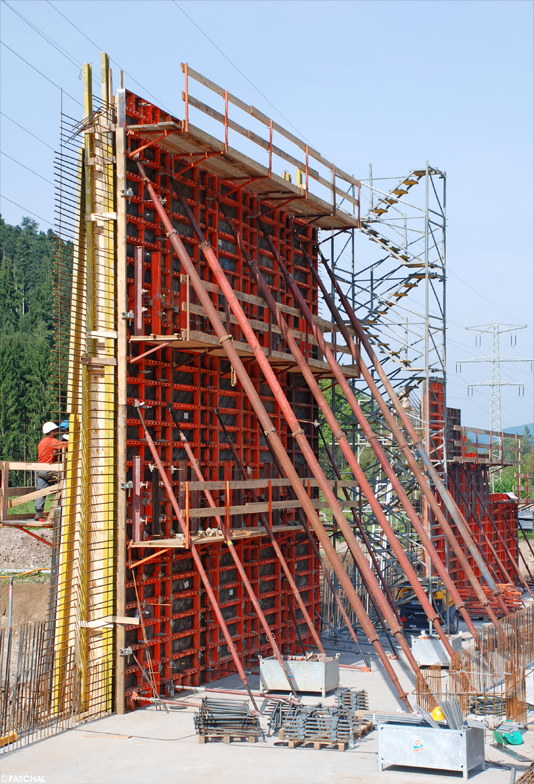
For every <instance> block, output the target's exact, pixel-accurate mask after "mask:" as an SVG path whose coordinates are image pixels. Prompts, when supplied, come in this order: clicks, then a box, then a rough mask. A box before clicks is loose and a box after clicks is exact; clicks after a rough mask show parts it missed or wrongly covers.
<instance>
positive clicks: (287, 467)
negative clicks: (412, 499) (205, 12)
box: [137, 163, 412, 711]
mask: <svg viewBox="0 0 534 784" xmlns="http://www.w3.org/2000/svg"><path fill="white" fill-rule="evenodd" d="M137 166H138V169H139V172H140V174H141V177H142V180H143V183H144V184H145V186H146V188H147V191H148V193H149V195H150V198H151V199H152V203H153V204H154V207H155V209H156V210H157V212H158V215H159V218H160V220H161V222H162V223H163V225H164V226H165V228H166V230H167V231H168V232H169V236H170V240H171V244H172V246H173V249H174V251H175V252H176V254H177V256H178V258H179V259H180V263H181V264H182V265H183V267H184V270H185V271H186V272H187V274H189V276H190V280H191V283H192V285H193V288H194V289H195V293H196V294H197V296H198V298H199V300H200V303H201V305H202V307H203V308H204V310H205V311H206V315H207V317H208V319H209V321H210V322H211V324H212V327H213V329H214V332H215V334H216V335H217V336H218V337H219V339H220V338H222V337H224V336H225V335H226V330H225V328H224V326H223V323H222V321H221V319H220V317H219V315H218V313H217V311H216V309H215V307H214V305H213V302H212V301H211V297H210V296H209V294H208V292H207V291H206V289H205V288H204V285H203V283H202V280H201V279H200V277H199V275H198V273H197V271H196V268H195V266H194V264H193V262H192V261H191V259H190V257H189V254H188V253H187V251H186V249H185V247H184V245H183V243H182V241H181V240H180V238H179V237H178V235H177V234H176V232H175V231H174V229H173V227H172V223H171V221H170V219H169V217H168V216H167V214H166V213H165V210H164V209H163V206H162V205H161V204H160V203H159V201H158V198H157V195H156V192H155V191H154V188H153V186H152V183H151V181H150V179H149V178H148V177H147V176H146V174H145V171H144V169H143V166H142V165H141V164H140V163H138V164H137ZM203 247H204V248H205V246H203ZM210 259H211V264H210V267H211V268H212V270H216V271H217V272H218V276H217V275H216V277H217V279H218V280H220V281H221V282H222V287H221V288H222V290H223V293H224V294H225V296H226V298H227V299H228V301H229V302H230V303H231V304H233V305H234V306H235V305H236V304H237V306H238V307H239V305H238V303H237V299H236V298H235V295H234V293H233V291H232V288H231V286H230V285H229V283H228V280H227V279H226V276H225V275H224V273H223V271H222V269H221V268H220V265H219V263H218V261H217V259H216V257H215V254H213V251H212V257H210ZM239 313H240V315H241V322H242V324H241V323H240V325H242V328H244V332H246V333H249V332H250V331H251V330H250V325H248V320H247V319H246V317H245V315H244V313H243V312H242V310H241V309H240V308H239ZM256 344H257V341H256ZM222 346H223V348H224V351H225V353H226V355H227V357H228V359H229V361H230V363H231V364H232V365H233V367H234V369H235V371H236V374H237V376H238V378H239V381H240V382H241V385H242V387H243V391H244V393H245V394H246V395H247V397H248V399H249V400H250V403H251V405H252V407H253V408H254V411H255V412H256V415H257V417H258V419H259V421H260V424H261V426H262V428H263V430H264V433H265V436H266V439H267V440H271V443H272V444H273V447H274V449H275V450H276V451H277V454H278V456H279V459H280V461H281V463H282V466H283V469H284V472H285V474H286V476H287V477H288V479H289V481H290V482H291V484H292V486H293V489H294V491H295V494H296V495H297V498H298V500H299V501H300V502H301V504H302V506H303V508H304V510H305V513H306V515H307V517H308V519H309V520H310V523H311V525H312V527H313V529H314V531H315V533H316V534H317V537H318V539H319V541H320V542H321V545H322V547H323V549H324V551H325V554H326V556H327V558H328V560H329V561H330V563H331V564H332V567H333V569H334V571H335V572H336V574H337V575H338V577H339V580H340V583H341V585H342V586H343V588H344V590H345V593H346V595H347V598H348V600H349V601H350V603H351V605H352V607H353V608H354V610H355V612H356V615H357V617H358V619H359V621H360V623H361V624H362V627H363V630H364V632H365V634H366V635H367V638H368V639H369V641H370V642H371V643H372V645H373V646H374V648H375V650H376V652H377V654H378V656H379V658H380V660H381V662H382V664H383V666H384V669H385V670H386V672H387V674H388V677H389V679H390V680H391V682H392V684H393V685H394V687H395V689H396V690H397V694H398V696H399V699H400V700H401V701H402V702H403V703H404V704H405V705H406V707H407V709H408V710H409V711H411V710H412V708H411V705H410V702H409V700H408V695H407V694H406V692H405V691H404V690H403V688H402V686H401V685H400V682H399V679H398V677H397V675H396V673H395V670H394V669H393V667H392V666H391V663H390V661H389V659H388V657H387V656H386V654H385V651H384V649H383V648H382V645H381V643H380V640H379V638H378V636H377V634H376V631H375V629H374V627H373V624H372V623H371V619H370V618H369V616H368V615H367V613H366V611H365V608H364V606H363V604H362V602H361V599H360V597H359V596H358V594H357V592H356V590H355V589H354V586H353V585H352V583H351V581H350V578H349V576H348V575H347V573H346V571H345V569H344V568H343V564H342V563H341V559H340V558H339V555H338V554H337V552H336V550H335V549H334V547H333V546H332V543H331V542H330V539H329V537H328V534H327V533H326V531H325V530H324V528H323V526H322V523H321V521H320V519H319V516H318V515H317V512H316V510H315V509H314V507H313V504H311V502H310V499H309V498H308V495H307V493H306V490H305V488H304V486H303V484H302V481H301V479H300V477H299V476H298V474H297V472H296V470H295V467H294V466H293V464H292V463H291V460H290V459H289V456H288V454H287V452H286V450H285V448H284V446H283V444H282V441H281V440H280V437H279V436H278V434H277V433H276V430H275V428H274V427H273V424H272V421H271V419H270V417H269V414H268V413H267V411H266V410H265V406H264V405H263V403H262V401H261V399H260V396H259V394H258V393H257V391H256V389H255V387H254V384H253V383H252V380H251V378H250V377H249V375H248V373H247V371H246V369H245V367H244V365H243V362H242V361H241V358H240V357H239V355H238V353H237V351H236V349H235V347H234V345H233V342H232V341H231V340H225V341H224V343H223V344H222ZM254 354H255V356H257V357H258V360H259V361H260V362H261V360H262V359H265V357H264V355H263V352H262V351H261V347H260V346H259V344H258V345H257V347H255V349H254ZM264 367H265V366H263V365H262V370H264ZM265 370H266V371H267V374H268V377H269V378H270V379H271V383H273V384H276V383H277V382H276V377H275V376H274V374H273V371H272V369H271V368H270V366H269V364H268V363H267V366H266V367H265ZM265 370H264V372H265ZM273 379H274V380H273ZM280 392H281V391H280ZM281 401H282V404H283V405H284V406H285V407H287V406H288V405H289V404H288V402H287V400H286V399H285V396H283V393H282V392H281ZM284 401H285V402H284ZM300 444H301V448H303V450H304V453H305V454H307V455H308V456H309V459H310V460H312V463H313V465H314V468H315V470H316V471H318V472H319V474H322V472H321V469H320V467H319V465H318V463H317V460H316V458H315V455H314V453H313V450H312V449H311V447H310V446H309V444H308V443H307V441H306V439H304V441H301V442H300ZM322 476H323V481H322V483H321V484H322V485H324V484H325V482H326V479H325V478H324V475H322ZM328 490H329V488H328V484H327V483H326V492H327V493H328ZM347 526H348V523H347Z"/></svg>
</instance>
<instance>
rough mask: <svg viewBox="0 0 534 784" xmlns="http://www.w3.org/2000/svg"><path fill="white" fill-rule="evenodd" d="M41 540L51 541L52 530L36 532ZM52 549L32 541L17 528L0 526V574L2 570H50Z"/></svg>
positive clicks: (35, 540) (46, 529)
mask: <svg viewBox="0 0 534 784" xmlns="http://www.w3.org/2000/svg"><path fill="white" fill-rule="evenodd" d="M36 534H37V535H38V536H40V537H41V539H46V541H47V542H50V541H52V529H51V528H44V529H39V530H38V531H36ZM51 550H52V548H51V547H49V546H48V545H46V544H42V543H41V542H39V541H37V539H34V538H33V536H30V534H25V533H24V532H23V531H19V529H18V528H11V527H8V526H0V572H1V571H2V569H35V568H37V567H38V566H42V567H44V568H45V569H50V554H51Z"/></svg>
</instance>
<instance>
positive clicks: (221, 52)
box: [172, 0, 308, 142]
mask: <svg viewBox="0 0 534 784" xmlns="http://www.w3.org/2000/svg"><path fill="white" fill-rule="evenodd" d="M172 2H173V3H174V5H175V6H176V7H177V8H179V9H180V11H181V12H182V14H183V15H184V16H186V17H187V18H188V19H189V21H190V22H191V24H194V25H195V27H196V28H197V30H198V31H199V32H201V33H202V35H203V36H204V38H207V40H208V41H209V42H210V44H211V45H212V46H214V47H215V49H217V51H218V52H219V53H220V54H222V56H223V57H224V59H225V60H228V62H229V63H230V65H231V66H232V68H235V69H236V71H237V72H238V73H240V74H241V76H242V77H243V79H246V81H247V82H248V83H249V84H250V86H251V87H253V88H254V90H256V92H257V93H258V94H259V95H261V97H262V98H263V99H264V100H265V101H267V103H268V104H269V106H272V107H273V109H274V110H275V111H276V112H278V114H279V115H280V117H283V118H284V120H285V121H286V122H287V123H289V125H290V126H291V127H292V128H293V130H295V131H296V132H297V133H298V134H299V136H301V138H302V139H304V141H306V142H307V141H308V139H306V137H305V136H304V134H303V133H302V131H299V129H298V128H297V127H295V126H294V125H293V123H292V122H291V120H289V119H288V118H287V117H286V116H285V114H282V112H281V111H280V109H277V108H276V106H275V105H274V103H272V101H270V100H269V99H268V98H267V96H266V95H264V94H263V93H262V91H261V90H259V89H258V88H257V87H256V85H255V84H253V83H252V82H251V81H250V79H249V78H248V76H245V74H244V73H243V71H242V70H241V69H240V68H238V67H237V65H236V64H235V63H233V62H232V61H231V60H230V58H229V57H228V55H226V54H225V53H224V52H223V50H222V49H219V47H218V46H217V44H216V43H215V42H214V41H212V40H211V38H210V37H209V35H207V34H206V33H205V32H204V30H203V29H202V28H201V27H199V26H198V25H197V23H196V22H195V21H194V20H193V19H191V17H190V16H189V14H187V13H186V12H185V11H184V9H183V8H182V6H181V5H179V4H178V3H177V2H176V0H172Z"/></svg>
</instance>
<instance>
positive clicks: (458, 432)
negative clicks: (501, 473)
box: [423, 381, 521, 614]
mask: <svg viewBox="0 0 534 784" xmlns="http://www.w3.org/2000/svg"><path fill="white" fill-rule="evenodd" d="M425 402H426V401H425V397H424V395H423V405H425ZM428 402H429V413H430V454H431V457H432V459H433V460H434V461H437V462H438V464H439V463H441V465H442V466H443V461H444V455H443V449H444V434H445V433H446V443H447V455H446V465H447V480H448V488H449V491H450V492H451V494H452V496H453V498H454V500H455V502H456V504H457V506H458V507H459V509H460V511H461V513H462V515H463V517H464V519H465V521H466V523H467V525H468V526H469V530H470V531H471V534H472V536H473V538H474V540H475V542H476V543H477V546H478V548H479V550H480V551H481V553H482V555H483V557H484V560H485V562H486V563H487V564H489V566H490V571H491V572H492V576H493V577H494V578H495V582H496V583H497V584H499V585H500V586H502V588H503V593H504V599H505V601H506V603H507V606H508V607H509V609H510V610H515V609H517V608H518V607H519V606H521V602H520V596H521V590H520V589H519V588H517V587H516V586H519V585H520V584H521V581H520V579H519V577H518V575H517V570H516V568H515V566H514V563H515V564H516V565H517V562H518V557H519V553H518V539H517V532H518V521H517V511H518V502H517V499H516V498H514V497H513V496H510V495H509V494H508V493H491V492H490V468H491V467H494V468H497V467H498V466H499V465H501V461H502V454H503V453H502V450H501V454H499V456H498V457H496V456H495V452H494V450H492V449H491V448H489V445H488V439H487V434H486V440H483V441H481V443H478V442H477V443H471V442H470V441H469V440H468V437H467V435H466V431H465V429H464V428H462V427H461V414H460V410H459V409H451V408H447V409H446V408H445V395H444V387H443V384H442V383H440V382H437V381H434V382H431V384H430V400H429V401H428ZM445 411H446V417H445ZM445 419H446V422H447V426H446V428H445ZM482 432H483V433H485V431H482ZM498 435H499V436H500V435H501V434H498ZM503 435H504V434H503ZM431 525H432V531H433V539H434V543H435V546H436V549H437V550H438V552H439V554H440V556H441V558H442V560H443V562H444V563H445V564H447V569H448V571H449V573H450V575H451V577H452V578H453V580H454V583H455V585H456V586H457V588H458V589H459V590H460V593H461V594H462V595H463V597H464V598H465V601H466V604H467V605H468V606H469V607H470V609H471V610H472V611H473V612H475V611H480V614H482V608H480V607H479V605H478V601H477V600H476V599H475V596H474V591H473V589H472V587H471V585H470V583H469V581H468V579H467V576H466V574H465V571H464V570H463V569H462V567H461V566H460V564H459V563H458V560H457V558H456V556H455V555H454V553H453V552H452V550H451V549H450V548H448V547H447V544H446V540H445V537H444V536H443V534H442V533H441V531H440V529H439V527H438V526H437V524H436V522H435V521H434V520H433V519H432V520H431ZM451 525H452V528H453V530H454V532H455V534H456V536H457V538H458V539H459V540H460V539H461V537H460V535H459V532H458V531H457V530H456V527H455V525H454V522H453V521H451ZM465 555H466V557H467V559H468V561H469V564H470V566H471V568H472V569H473V571H474V573H475V575H476V577H477V579H479V580H481V579H482V575H481V571H480V568H479V567H478V565H477V563H476V562H475V559H474V558H473V556H472V555H471V554H470V552H469V550H468V549H467V548H466V549H465ZM482 584H483V587H484V590H485V591H486V592H487V593H489V591H488V590H487V586H485V585H484V583H483V581H482ZM493 609H494V610H495V611H496V612H499V608H498V605H496V606H495V607H494V608H493Z"/></svg>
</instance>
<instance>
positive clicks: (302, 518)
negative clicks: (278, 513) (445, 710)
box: [267, 441, 397, 671]
mask: <svg viewBox="0 0 534 784" xmlns="http://www.w3.org/2000/svg"><path fill="white" fill-rule="evenodd" d="M267 446H268V447H269V452H270V453H271V456H272V458H273V463H274V465H275V466H276V470H277V471H278V474H279V476H280V478H281V479H286V478H287V477H286V475H285V474H284V471H283V469H282V466H281V464H280V461H279V460H278V457H277V456H276V452H275V451H274V449H273V447H272V445H271V443H270V441H267ZM287 489H288V492H289V497H290V498H292V499H296V497H297V496H296V495H295V491H294V490H293V488H292V487H291V485H289V487H288V488H287ZM297 513H298V516H299V520H300V524H301V526H302V528H303V530H304V532H305V534H306V536H307V537H308V540H309V542H310V544H311V546H312V549H313V552H314V554H315V557H316V559H317V563H318V564H319V566H320V567H321V570H322V572H323V575H324V578H325V580H326V582H327V583H328V587H329V588H330V590H331V592H332V595H333V597H334V599H335V600H336V604H337V606H338V608H339V612H340V613H341V617H342V618H343V620H344V621H345V625H346V627H347V630H348V632H349V634H350V636H351V637H352V639H353V641H354V643H355V644H356V647H357V648H358V651H359V653H360V656H361V657H362V660H363V662H364V664H365V666H366V668H367V669H368V670H369V671H370V670H371V664H370V662H369V659H368V658H367V656H366V654H365V653H364V652H363V649H362V647H361V645H360V642H359V640H358V637H357V635H356V632H355V631H354V627H353V625H352V623H351V622H350V618H349V616H348V615H347V611H346V610H345V607H344V606H343V602H342V601H341V598H340V596H339V594H338V592H337V590H336V586H335V585H334V583H333V581H332V578H331V577H330V573H329V572H328V569H327V568H326V564H325V562H324V561H323V559H322V557H321V553H320V552H319V548H318V547H317V543H316V542H315V539H314V538H313V536H312V535H311V532H310V529H309V527H308V523H307V520H306V515H305V514H304V512H303V510H302V509H301V508H300V507H299V508H297ZM362 579H363V578H362ZM369 598H370V599H371V602H372V603H373V607H375V610H376V614H377V615H378V617H380V618H382V616H381V614H380V612H379V608H378V605H377V604H376V600H375V598H374V596H373V595H372V594H371V593H369ZM382 628H384V625H382ZM386 636H387V637H388V641H389V635H388V632H387V631H386ZM390 645H391V641H390ZM392 650H393V653H394V655H395V656H396V655H397V651H396V650H395V649H394V648H393V646H392Z"/></svg>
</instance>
